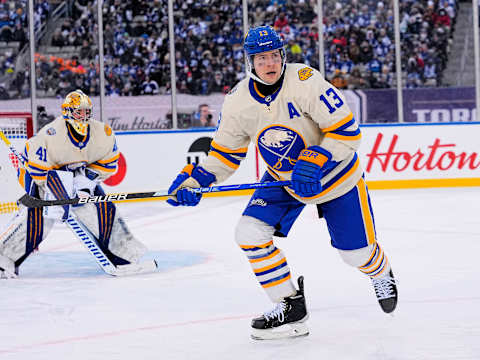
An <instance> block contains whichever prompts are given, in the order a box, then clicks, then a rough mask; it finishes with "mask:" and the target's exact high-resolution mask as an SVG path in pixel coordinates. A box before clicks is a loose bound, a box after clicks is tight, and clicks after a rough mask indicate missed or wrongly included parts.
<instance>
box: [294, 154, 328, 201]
mask: <svg viewBox="0 0 480 360" xmlns="http://www.w3.org/2000/svg"><path fill="white" fill-rule="evenodd" d="M331 158H332V155H331V154H330V153H329V152H328V151H326V150H324V149H323V148H321V147H320V146H316V145H315V146H310V147H308V148H307V149H303V150H302V151H301V152H300V155H299V156H298V160H297V162H296V163H295V166H294V167H293V172H292V187H293V190H294V191H295V193H296V194H297V195H299V196H301V197H312V196H315V195H318V194H320V192H321V191H322V184H321V183H320V180H321V179H322V175H323V169H324V168H325V167H326V166H325V165H326V164H327V163H328V162H329V161H330V160H331Z"/></svg>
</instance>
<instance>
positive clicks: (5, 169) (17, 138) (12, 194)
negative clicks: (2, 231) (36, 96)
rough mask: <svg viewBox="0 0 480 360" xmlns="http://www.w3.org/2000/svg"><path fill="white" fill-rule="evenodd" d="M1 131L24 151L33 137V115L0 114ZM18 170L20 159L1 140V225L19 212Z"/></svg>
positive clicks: (17, 147) (18, 148)
mask: <svg viewBox="0 0 480 360" xmlns="http://www.w3.org/2000/svg"><path fill="white" fill-rule="evenodd" d="M0 129H1V130H2V131H3V133H4V134H5V136H6V137H7V139H9V140H10V142H11V143H12V145H13V146H14V147H15V148H16V149H17V151H22V150H23V147H24V146H25V141H26V140H27V139H28V138H30V137H31V136H32V135H33V120H32V114H30V113H21V112H9V113H5V112H0ZM17 170H18V159H17V158H16V157H15V155H13V154H12V153H11V152H10V151H9V149H8V147H7V146H6V145H5V144H4V143H3V141H1V140H0V184H1V185H0V186H1V192H0V194H1V196H0V224H1V223H2V222H3V221H5V219H6V218H10V217H11V216H13V215H14V214H15V212H16V211H18V207H17V203H16V201H17V199H18V195H19V191H20V190H19V189H20V184H19V183H18V180H17ZM2 220H3V221H2Z"/></svg>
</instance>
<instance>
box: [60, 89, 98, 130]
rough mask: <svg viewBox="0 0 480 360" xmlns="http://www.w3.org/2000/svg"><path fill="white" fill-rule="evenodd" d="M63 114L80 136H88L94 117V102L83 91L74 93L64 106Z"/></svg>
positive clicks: (69, 95)
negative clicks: (91, 120) (89, 124)
mask: <svg viewBox="0 0 480 360" xmlns="http://www.w3.org/2000/svg"><path fill="white" fill-rule="evenodd" d="M62 114H63V118H64V119H65V121H67V122H68V123H69V124H70V125H71V126H72V127H73V128H74V129H75V131H76V132H77V133H78V134H80V135H87V132H88V122H89V121H90V118H91V117H92V101H91V100H90V98H89V97H88V96H87V95H85V94H84V93H83V91H82V90H75V91H72V92H71V93H69V94H68V95H67V97H66V98H65V101H64V102H63V104H62Z"/></svg>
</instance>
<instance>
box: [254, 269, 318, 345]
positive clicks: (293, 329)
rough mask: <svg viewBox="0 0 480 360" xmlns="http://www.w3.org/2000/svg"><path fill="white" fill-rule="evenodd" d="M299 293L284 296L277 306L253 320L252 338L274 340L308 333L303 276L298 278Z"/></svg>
mask: <svg viewBox="0 0 480 360" xmlns="http://www.w3.org/2000/svg"><path fill="white" fill-rule="evenodd" d="M298 287H299V290H297V293H296V294H295V295H292V296H289V297H286V298H284V299H283V300H282V301H281V302H279V303H278V304H276V306H275V308H274V309H273V310H271V311H269V312H267V313H264V314H263V315H262V316H260V317H258V318H255V319H253V320H252V335H251V337H252V339H255V340H273V339H284V338H293V337H297V336H306V335H308V333H309V332H308V327H307V325H306V323H305V321H306V320H307V319H308V313H307V307H306V305H305V296H304V292H303V276H300V277H299V278H298Z"/></svg>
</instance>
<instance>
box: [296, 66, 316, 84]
mask: <svg viewBox="0 0 480 360" xmlns="http://www.w3.org/2000/svg"><path fill="white" fill-rule="evenodd" d="M312 75H313V70H312V69H311V68H309V67H304V68H301V69H300V70H298V78H299V79H300V80H301V81H305V80H307V79H308V78H309V77H311V76H312Z"/></svg>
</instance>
